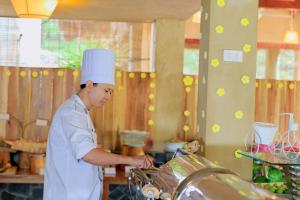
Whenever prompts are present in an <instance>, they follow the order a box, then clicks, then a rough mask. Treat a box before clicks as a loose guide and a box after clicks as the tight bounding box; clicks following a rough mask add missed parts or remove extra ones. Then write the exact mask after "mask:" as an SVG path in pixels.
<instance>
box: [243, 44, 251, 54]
mask: <svg viewBox="0 0 300 200" xmlns="http://www.w3.org/2000/svg"><path fill="white" fill-rule="evenodd" d="M251 50H252V46H251V44H244V46H243V51H244V52H245V53H249V52H250V51H251Z"/></svg>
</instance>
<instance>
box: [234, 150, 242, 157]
mask: <svg viewBox="0 0 300 200" xmlns="http://www.w3.org/2000/svg"><path fill="white" fill-rule="evenodd" d="M241 152H243V151H242V150H240V149H237V150H235V152H234V157H236V158H241V157H243V155H242V154H240V153H241Z"/></svg>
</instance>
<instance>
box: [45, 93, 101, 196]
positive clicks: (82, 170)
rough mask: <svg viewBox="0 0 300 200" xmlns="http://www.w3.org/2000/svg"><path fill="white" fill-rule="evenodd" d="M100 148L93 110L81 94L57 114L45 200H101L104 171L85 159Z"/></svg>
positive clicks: (50, 143) (48, 155)
mask: <svg viewBox="0 0 300 200" xmlns="http://www.w3.org/2000/svg"><path fill="white" fill-rule="evenodd" d="M96 147H97V135H96V133H95V128H94V126H93V122H92V120H91V118H90V115H89V111H88V109H87V108H86V107H85V105H84V104H83V102H82V101H81V99H80V98H79V96H78V95H73V96H72V97H71V98H70V99H68V100H67V101H66V102H65V103H64V104H63V105H62V106H60V108H59V109H58V110H57V112H56V113H55V115H54V118H53V120H52V124H51V128H50V131H49V136H48V144H47V152H46V168H45V180H44V200H99V199H101V196H102V179H103V173H102V168H101V167H99V166H96V165H92V164H90V163H87V162H85V161H84V160H83V159H82V158H83V157H84V156H85V155H86V154H87V153H88V152H89V151H91V150H92V149H94V148H96Z"/></svg>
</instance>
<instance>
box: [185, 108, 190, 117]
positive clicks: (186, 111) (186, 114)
mask: <svg viewBox="0 0 300 200" xmlns="http://www.w3.org/2000/svg"><path fill="white" fill-rule="evenodd" d="M183 115H184V116H186V117H188V116H190V115H191V113H190V111H188V110H185V111H184V112H183Z"/></svg>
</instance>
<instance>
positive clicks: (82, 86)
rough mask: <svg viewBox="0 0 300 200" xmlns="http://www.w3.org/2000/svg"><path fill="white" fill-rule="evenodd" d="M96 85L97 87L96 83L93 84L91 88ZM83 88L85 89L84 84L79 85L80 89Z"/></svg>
mask: <svg viewBox="0 0 300 200" xmlns="http://www.w3.org/2000/svg"><path fill="white" fill-rule="evenodd" d="M96 85H98V83H93V86H96ZM84 88H86V84H81V85H80V89H84Z"/></svg>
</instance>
